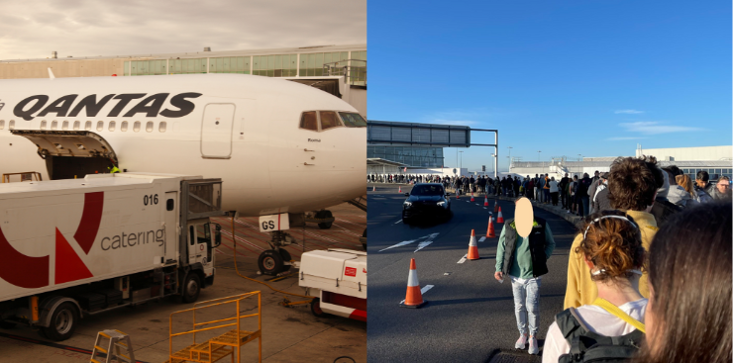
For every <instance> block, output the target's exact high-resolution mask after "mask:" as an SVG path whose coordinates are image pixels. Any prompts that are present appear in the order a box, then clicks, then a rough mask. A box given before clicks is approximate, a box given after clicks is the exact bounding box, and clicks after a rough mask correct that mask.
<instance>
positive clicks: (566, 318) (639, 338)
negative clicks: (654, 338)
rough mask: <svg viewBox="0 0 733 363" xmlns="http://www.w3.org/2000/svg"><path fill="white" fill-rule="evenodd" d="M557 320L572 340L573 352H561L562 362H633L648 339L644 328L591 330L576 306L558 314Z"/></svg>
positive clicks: (561, 329) (566, 336) (564, 334)
mask: <svg viewBox="0 0 733 363" xmlns="http://www.w3.org/2000/svg"><path fill="white" fill-rule="evenodd" d="M555 322H557V326H558V327H559V328H560V331H561V332H562V334H563V336H564V337H565V339H566V340H567V341H568V344H570V353H567V354H563V355H561V356H560V358H559V359H558V363H579V362H593V363H617V362H630V361H631V358H632V357H633V356H634V355H635V354H636V353H637V352H638V351H639V347H641V344H642V342H643V341H644V333H642V332H641V331H640V330H634V331H632V332H631V333H629V334H626V335H621V336H617V337H607V336H605V335H600V334H597V333H594V332H591V331H590V329H588V327H587V326H586V325H585V323H583V322H582V319H581V318H580V316H578V314H577V312H576V311H575V309H574V308H570V309H567V310H564V311H563V312H561V313H559V314H557V315H556V316H555Z"/></svg>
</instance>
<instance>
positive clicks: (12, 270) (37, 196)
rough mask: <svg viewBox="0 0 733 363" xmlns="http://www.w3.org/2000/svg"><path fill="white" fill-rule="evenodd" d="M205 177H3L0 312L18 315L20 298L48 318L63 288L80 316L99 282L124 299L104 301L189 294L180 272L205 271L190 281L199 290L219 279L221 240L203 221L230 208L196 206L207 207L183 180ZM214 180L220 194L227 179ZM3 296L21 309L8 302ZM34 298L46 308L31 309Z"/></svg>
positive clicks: (40, 318)
mask: <svg viewBox="0 0 733 363" xmlns="http://www.w3.org/2000/svg"><path fill="white" fill-rule="evenodd" d="M200 181H203V180H202V179H201V177H199V176H183V175H171V174H141V173H123V174H119V173H118V174H98V175H88V176H87V177H85V178H84V179H67V180H55V181H42V182H23V183H5V184H0V310H5V312H4V313H2V312H0V320H4V319H8V318H9V317H11V318H17V317H18V309H17V308H18V306H20V309H19V311H20V313H21V316H23V317H25V318H26V319H27V320H28V321H29V322H30V323H31V324H33V325H39V326H47V325H48V324H50V321H44V316H45V315H44V314H46V315H53V311H49V309H51V310H53V309H52V308H53V306H52V305H53V303H51V306H47V305H48V303H47V302H49V301H52V300H54V299H55V300H59V297H62V298H64V299H67V300H65V301H70V302H72V303H74V304H75V305H76V307H77V309H78V310H80V311H78V313H79V316H81V315H82V313H94V312H95V311H92V310H95V309H91V308H89V307H85V306H84V304H83V303H82V304H79V302H78V300H80V299H79V298H78V296H79V295H84V294H88V293H90V292H91V293H94V292H95V291H94V289H98V290H101V289H105V291H106V290H109V289H112V290H114V289H116V290H119V291H120V292H121V294H122V301H120V302H118V303H117V304H112V305H114V306H109V304H107V305H106V306H105V309H110V308H116V307H119V306H126V305H135V304H136V303H141V302H143V301H146V300H150V299H153V298H160V297H163V296H167V295H173V294H179V293H182V291H183V290H182V289H180V286H181V285H182V284H181V282H180V281H183V280H185V279H186V276H187V274H188V273H196V274H198V276H197V279H198V280H199V281H198V284H195V285H197V286H193V287H192V288H193V289H195V291H194V292H195V297H198V291H197V290H198V288H200V287H201V286H202V285H203V286H205V285H206V284H207V283H206V281H207V280H208V281H211V282H213V275H214V267H213V266H214V254H213V247H215V246H213V241H212V240H211V235H212V234H211V233H210V232H209V231H204V232H202V231H201V228H196V227H198V226H199V225H203V223H205V222H208V217H209V216H213V215H221V214H222V212H220V211H218V210H216V208H214V207H211V206H205V209H208V210H207V211H204V213H199V214H196V213H193V212H201V210H198V211H192V210H191V206H194V209H196V208H198V209H201V208H200V206H199V207H196V206H195V203H197V201H195V200H191V201H189V199H188V198H189V197H190V195H189V193H188V189H186V191H184V188H188V185H189V184H190V183H193V184H195V183H197V182H200ZM208 181H209V182H212V183H213V184H210V185H213V186H210V187H207V188H208V189H207V192H208V193H210V194H211V193H214V194H217V195H214V196H213V197H214V198H213V199H218V200H219V201H220V199H221V189H220V187H221V182H220V181H219V180H208ZM216 183H218V185H219V188H218V189H217V188H216V186H215V184H216ZM191 190H193V189H191ZM183 194H186V195H183ZM203 199H207V198H203ZM209 199H211V198H209ZM185 201H189V203H187V205H183V204H184V203H185ZM182 212H183V213H182ZM192 217H193V218H192ZM206 226H207V227H208V226H210V225H209V224H206ZM187 227H188V228H187ZM204 234H206V235H207V236H208V237H207V236H204ZM192 271H193V272H192ZM146 272H151V274H150V277H149V278H148V277H144V273H146ZM153 273H157V274H158V275H156V276H153ZM130 279H132V280H130ZM86 286H89V288H85V287H86ZM34 296H35V297H40V299H41V300H40V302H39V304H38V305H37V306H36V307H32V306H28V304H27V303H22V302H21V303H20V304H18V302H19V301H22V299H21V298H29V297H34ZM37 302H38V301H37ZM57 302H58V301H57ZM3 303H5V304H6V307H12V306H14V307H15V308H16V309H15V310H14V309H12V308H6V309H1V307H2V306H3V305H2V304H3ZM59 304H60V303H57V304H56V305H57V306H58V305H59ZM26 307H27V308H28V309H30V310H33V309H35V308H38V309H39V311H38V313H40V314H39V315H38V316H37V317H36V318H29V317H30V315H31V314H25V313H26V312H25V311H24V310H25V308H26ZM44 307H45V308H46V310H44ZM96 310H99V309H96ZM13 311H15V314H12V312H13ZM46 318H47V319H46V320H50V316H48V317H46Z"/></svg>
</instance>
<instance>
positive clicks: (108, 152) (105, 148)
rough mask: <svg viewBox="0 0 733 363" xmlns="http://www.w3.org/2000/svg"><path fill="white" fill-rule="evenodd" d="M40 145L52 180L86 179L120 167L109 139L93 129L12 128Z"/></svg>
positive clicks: (13, 131)
mask: <svg viewBox="0 0 733 363" xmlns="http://www.w3.org/2000/svg"><path fill="white" fill-rule="evenodd" d="M10 132H12V133H13V134H14V135H18V136H23V137H25V138H26V139H28V140H30V141H31V142H32V143H34V144H35V145H36V146H37V147H38V155H39V156H40V157H41V158H43V159H45V160H46V168H47V169H48V175H49V178H50V179H51V180H58V179H73V178H74V177H77V178H83V177H84V176H85V175H87V174H95V173H109V172H110V168H112V167H113V166H117V165H118V162H117V155H116V154H115V152H114V150H113V149H112V146H110V145H109V143H108V142H107V140H105V139H104V138H103V137H101V136H99V135H98V134H95V133H93V132H91V131H58V130H11V131H10Z"/></svg>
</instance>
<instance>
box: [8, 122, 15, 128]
mask: <svg viewBox="0 0 733 363" xmlns="http://www.w3.org/2000/svg"><path fill="white" fill-rule="evenodd" d="M8 130H15V120H10V123H8Z"/></svg>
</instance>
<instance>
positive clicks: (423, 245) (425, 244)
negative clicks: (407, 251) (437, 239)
mask: <svg viewBox="0 0 733 363" xmlns="http://www.w3.org/2000/svg"><path fill="white" fill-rule="evenodd" d="M431 243H433V241H425V242H420V245H418V246H417V249H416V250H415V252H417V251H420V250H421V249H423V248H425V247H427V246H428V245H429V244H431ZM413 253H414V252H413Z"/></svg>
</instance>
